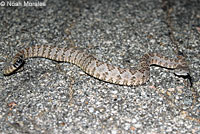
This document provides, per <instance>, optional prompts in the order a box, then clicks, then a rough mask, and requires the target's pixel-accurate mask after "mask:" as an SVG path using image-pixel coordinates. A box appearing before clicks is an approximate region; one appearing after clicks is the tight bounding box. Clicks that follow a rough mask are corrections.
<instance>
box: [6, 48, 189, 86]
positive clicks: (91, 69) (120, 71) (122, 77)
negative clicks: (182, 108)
mask: <svg viewBox="0 0 200 134" xmlns="http://www.w3.org/2000/svg"><path fill="white" fill-rule="evenodd" d="M31 57H43V58H47V59H51V60H55V61H62V62H69V63H73V64H75V65H77V66H78V67H80V68H81V69H82V70H83V71H84V72H86V73H87V74H89V75H91V76H93V77H95V78H97V79H100V80H103V81H106V82H109V83H114V84H119V85H127V86H133V85H140V84H143V83H145V82H146V81H148V80H149V77H150V65H158V66H161V67H164V68H168V69H174V70H175V73H176V74H177V75H183V76H185V75H188V74H189V70H188V66H187V64H186V62H185V60H184V58H183V57H182V56H177V58H176V59H170V58H167V57H164V56H162V55H160V54H157V53H147V54H145V55H144V56H142V58H141V59H140V63H139V65H138V66H137V68H120V67H117V66H114V65H111V64H108V63H105V62H102V61H99V60H97V59H96V58H95V57H94V56H92V55H91V54H88V53H86V52H85V51H83V50H81V49H79V48H75V47H57V46H50V45H36V46H32V47H28V48H25V49H23V50H21V51H20V52H19V53H17V54H16V55H15V57H14V59H13V62H12V64H11V65H9V66H8V67H6V68H5V69H4V70H3V73H4V75H10V74H12V73H14V72H16V71H17V70H18V69H19V68H20V67H21V66H22V65H23V63H24V62H25V59H27V58H31Z"/></svg>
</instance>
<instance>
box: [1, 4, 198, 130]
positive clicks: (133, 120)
mask: <svg viewBox="0 0 200 134" xmlns="http://www.w3.org/2000/svg"><path fill="white" fill-rule="evenodd" d="M1 6H2V7H0V18H1V20H0V61H1V62H0V68H1V69H3V67H4V66H5V65H6V62H9V61H10V60H11V57H12V56H13V55H14V54H15V53H16V52H17V51H18V50H20V49H21V48H24V47H27V46H31V45H37V44H50V45H58V46H67V45H71V46H77V47H81V48H83V49H87V50H88V52H90V53H92V54H94V55H96V57H97V58H98V59H99V60H103V61H107V62H109V63H112V64H115V65H119V66H122V67H128V66H136V65H137V63H138V59H139V58H140V57H141V56H142V55H143V54H144V53H146V52H158V53H162V54H164V55H165V56H169V57H174V56H175V55H176V54H177V53H176V52H177V51H181V52H183V54H184V55H185V56H187V61H188V62H189V67H190V70H191V76H192V81H193V87H192V88H190V87H189V86H187V84H188V81H187V80H185V79H183V78H178V77H176V76H174V74H173V72H172V70H167V69H163V68H159V67H151V78H150V81H148V82H147V83H146V84H144V85H142V86H138V87H127V86H118V85H113V84H109V83H105V82H102V81H100V80H97V79H95V78H93V77H90V76H88V75H86V74H85V73H83V72H82V71H81V70H80V69H79V68H78V67H76V66H75V65H72V64H68V63H57V62H54V61H50V60H47V59H40V58H36V59H29V60H27V62H26V64H25V66H24V69H23V71H21V72H19V73H16V74H13V75H11V76H8V77H4V76H2V74H1V76H0V133H2V134H8V133H12V134H21V133H27V134H41V133H44V134H47V133H48V134H60V133H74V134H82V133H87V134H90V133H91V134H94V133H97V134H98V133H105V134H109V133H110V134H121V133H122V134H124V133H133V134H134V133H135V134H136V133H147V134H167V133H170V134H171V133H174V134H175V133H178V134H186V133H195V134H196V133H200V98H199V92H200V89H199V87H200V80H199V79H200V60H199V59H200V38H199V37H200V3H199V2H198V0H185V1H184V0H177V1H175V2H174V0H171V1H169V2H166V1H165V0H163V1H162V0H160V1H157V0H139V1H138V0H130V1H128V0H125V1H124V0H121V1H120V0H118V1H117V0H116V1H115V0H114V1H106V0H104V1H97V0H95V1H92V0H91V1H89V0H88V1H87V0H77V1H76V0H71V1H64V0H63V1H61V0H60V1H59V2H55V1H54V0H49V1H47V2H46V6H43V7H25V6H24V5H22V6H16V7H8V6H6V5H5V6H3V5H2V3H1Z"/></svg>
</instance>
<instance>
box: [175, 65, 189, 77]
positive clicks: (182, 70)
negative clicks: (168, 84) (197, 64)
mask: <svg viewBox="0 0 200 134" xmlns="http://www.w3.org/2000/svg"><path fill="white" fill-rule="evenodd" d="M174 73H175V75H177V76H187V75H189V68H188V67H187V66H181V65H178V66H177V67H176V68H175V69H174Z"/></svg>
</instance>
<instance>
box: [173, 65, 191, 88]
mask: <svg viewBox="0 0 200 134" xmlns="http://www.w3.org/2000/svg"><path fill="white" fill-rule="evenodd" d="M174 74H175V75H176V76H178V77H183V78H184V79H188V80H189V83H190V87H192V77H191V76H190V71H189V68H188V66H186V65H178V66H177V67H176V68H175V69H174Z"/></svg>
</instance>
